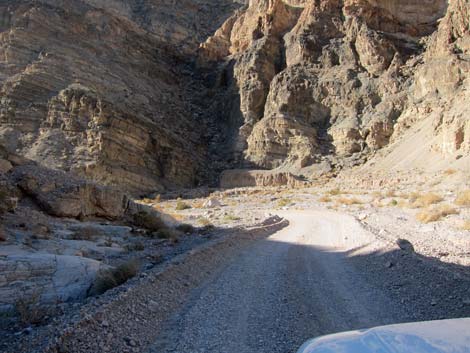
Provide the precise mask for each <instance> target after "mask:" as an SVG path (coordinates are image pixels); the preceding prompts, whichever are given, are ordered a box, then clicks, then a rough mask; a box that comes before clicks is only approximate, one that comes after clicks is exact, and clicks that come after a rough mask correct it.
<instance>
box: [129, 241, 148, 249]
mask: <svg viewBox="0 0 470 353" xmlns="http://www.w3.org/2000/svg"><path fill="white" fill-rule="evenodd" d="M125 248H126V250H127V251H129V252H130V251H144V250H145V245H144V243H141V242H140V241H139V242H137V243H132V244H127V245H126V246H125Z"/></svg>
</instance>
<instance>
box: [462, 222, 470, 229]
mask: <svg viewBox="0 0 470 353" xmlns="http://www.w3.org/2000/svg"><path fill="white" fill-rule="evenodd" d="M462 229H463V230H468V231H470V220H466V221H464V222H463V225H462Z"/></svg>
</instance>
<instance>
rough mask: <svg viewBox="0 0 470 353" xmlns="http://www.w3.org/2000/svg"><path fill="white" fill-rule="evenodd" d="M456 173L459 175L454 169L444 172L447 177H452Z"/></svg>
mask: <svg viewBox="0 0 470 353" xmlns="http://www.w3.org/2000/svg"><path fill="white" fill-rule="evenodd" d="M455 173H457V170H455V169H452V168H450V169H446V170H444V174H445V175H452V174H455Z"/></svg>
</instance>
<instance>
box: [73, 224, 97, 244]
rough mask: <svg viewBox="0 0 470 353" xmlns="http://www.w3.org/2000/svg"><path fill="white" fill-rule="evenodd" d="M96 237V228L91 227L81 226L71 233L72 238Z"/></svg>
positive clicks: (90, 238) (88, 238) (91, 238)
mask: <svg viewBox="0 0 470 353" xmlns="http://www.w3.org/2000/svg"><path fill="white" fill-rule="evenodd" d="M95 237H96V230H95V229H94V228H93V227H83V228H79V229H77V230H76V231H75V232H74V233H73V234H72V239H73V240H89V241H90V240H94V239H95Z"/></svg>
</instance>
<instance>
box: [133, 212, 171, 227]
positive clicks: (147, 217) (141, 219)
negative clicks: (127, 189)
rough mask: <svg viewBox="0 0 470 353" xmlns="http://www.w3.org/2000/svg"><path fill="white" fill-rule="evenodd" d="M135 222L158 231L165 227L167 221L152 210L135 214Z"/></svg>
mask: <svg viewBox="0 0 470 353" xmlns="http://www.w3.org/2000/svg"><path fill="white" fill-rule="evenodd" d="M133 218H134V223H135V224H136V225H137V226H139V227H142V228H145V229H147V230H149V231H151V232H156V231H158V230H159V229H161V228H165V223H164V222H163V221H162V220H161V218H160V217H158V216H157V215H156V214H152V213H150V212H146V211H141V212H139V213H136V214H135V215H134V217H133Z"/></svg>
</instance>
